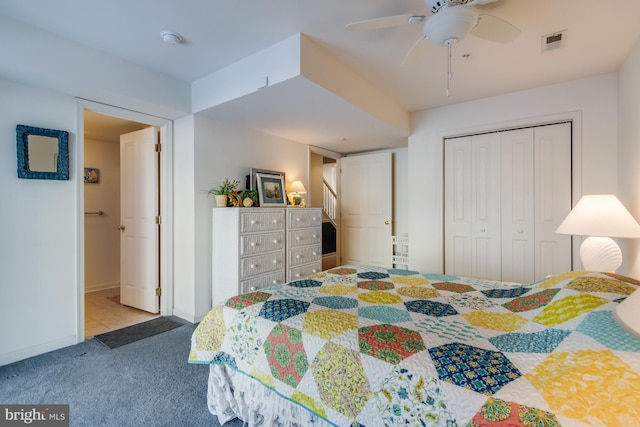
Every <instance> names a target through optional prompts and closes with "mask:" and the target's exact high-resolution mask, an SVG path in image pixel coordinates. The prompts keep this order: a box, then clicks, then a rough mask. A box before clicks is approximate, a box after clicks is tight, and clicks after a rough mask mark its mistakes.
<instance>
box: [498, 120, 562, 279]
mask: <svg viewBox="0 0 640 427" xmlns="http://www.w3.org/2000/svg"><path fill="white" fill-rule="evenodd" d="M533 132H534V130H533V128H526V129H518V130H513V131H510V132H502V133H501V140H502V178H501V181H502V277H501V280H504V281H505V282H519V283H530V282H533V280H534V279H535V271H534V266H535V256H534V243H535V232H536V230H535V224H534V216H535V208H534V196H535V191H534V189H535V188H536V187H535V186H534V149H533ZM567 169H568V168H567Z"/></svg>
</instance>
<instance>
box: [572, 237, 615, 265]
mask: <svg viewBox="0 0 640 427" xmlns="http://www.w3.org/2000/svg"><path fill="white" fill-rule="evenodd" d="M580 259H581V260H582V267H583V268H584V269H585V270H589V271H603V272H606V273H615V271H616V270H617V269H618V267H620V265H621V264H622V251H620V247H619V246H618V244H617V243H616V242H614V241H613V240H612V239H610V238H609V237H594V236H592V237H588V238H587V239H586V240H585V241H584V242H582V245H581V246H580Z"/></svg>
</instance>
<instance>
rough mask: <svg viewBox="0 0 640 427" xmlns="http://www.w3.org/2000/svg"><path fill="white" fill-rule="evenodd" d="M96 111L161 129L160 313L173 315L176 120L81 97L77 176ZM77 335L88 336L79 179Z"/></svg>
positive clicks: (80, 181)
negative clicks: (87, 122)
mask: <svg viewBox="0 0 640 427" xmlns="http://www.w3.org/2000/svg"><path fill="white" fill-rule="evenodd" d="M85 111H92V112H95V113H98V114H103V115H106V116H113V117H119V118H121V119H124V120H131V121H134V122H139V123H144V124H148V125H149V126H155V127H157V128H158V129H159V131H160V137H159V142H160V144H161V147H162V148H161V151H160V181H159V187H160V188H159V195H160V215H161V218H162V221H161V224H160V241H159V243H160V287H161V288H162V295H161V297H160V314H161V315H162V316H170V315H172V314H173V311H172V307H173V305H172V304H171V303H170V302H171V301H173V209H172V206H173V168H172V153H173V121H172V120H170V119H166V118H163V117H158V116H152V115H149V114H145V113H140V112H137V111H132V110H127V109H124V108H120V107H114V106H112V105H107V104H101V103H99V102H94V101H89V100H86V99H80V98H78V100H77V113H78V115H77V121H76V123H77V128H76V129H77V130H76V141H77V147H75V150H74V151H75V152H76V153H77V155H76V158H75V160H74V161H73V170H74V172H75V174H76V176H78V177H81V176H83V171H84V113H85ZM76 182H77V189H76V192H77V201H78V202H77V203H78V205H77V206H76V217H77V221H76V223H77V227H78V229H77V236H78V241H77V247H78V252H77V261H76V263H77V279H76V280H77V283H78V290H77V292H78V293H77V301H78V307H77V337H78V342H82V341H84V340H85V335H84V314H85V306H84V290H85V283H84V272H85V270H84V261H85V260H84V250H85V244H84V238H85V233H84V225H85V224H84V180H83V179H77V180H76Z"/></svg>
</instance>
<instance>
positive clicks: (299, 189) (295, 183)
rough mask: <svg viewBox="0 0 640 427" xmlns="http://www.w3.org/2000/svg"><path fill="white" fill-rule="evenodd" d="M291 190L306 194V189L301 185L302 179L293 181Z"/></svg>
mask: <svg viewBox="0 0 640 427" xmlns="http://www.w3.org/2000/svg"><path fill="white" fill-rule="evenodd" d="M291 192H293V193H298V194H307V190H306V189H305V188H304V185H302V181H293V184H291Z"/></svg>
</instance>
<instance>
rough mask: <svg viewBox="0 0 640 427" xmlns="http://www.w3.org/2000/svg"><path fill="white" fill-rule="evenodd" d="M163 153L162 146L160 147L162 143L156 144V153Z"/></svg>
mask: <svg viewBox="0 0 640 427" xmlns="http://www.w3.org/2000/svg"><path fill="white" fill-rule="evenodd" d="M161 151H162V146H161V145H160V143H157V144H156V153H159V152H161Z"/></svg>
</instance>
